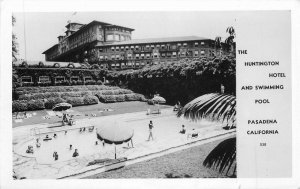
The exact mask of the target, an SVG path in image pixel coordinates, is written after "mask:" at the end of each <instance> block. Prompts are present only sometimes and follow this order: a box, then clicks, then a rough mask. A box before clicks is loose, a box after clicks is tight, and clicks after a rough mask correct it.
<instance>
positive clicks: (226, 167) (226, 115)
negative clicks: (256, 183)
mask: <svg viewBox="0 0 300 189" xmlns="http://www.w3.org/2000/svg"><path fill="white" fill-rule="evenodd" d="M177 116H178V117H180V116H184V117H185V118H187V119H190V120H193V121H197V120H201V119H210V120H212V121H222V122H226V123H227V126H228V128H233V127H235V120H236V97H235V96H233V95H228V94H218V93H211V94H206V95H203V96H200V97H198V98H196V99H194V100H192V101H191V102H189V103H187V104H186V105H185V106H184V107H183V108H182V109H181V110H180V111H178V113H177ZM229 125H230V126H229ZM235 162H236V138H235V137H234V138H229V139H226V140H224V141H223V142H221V143H220V144H219V145H218V146H216V147H215V148H214V149H213V150H212V151H211V152H210V153H209V154H208V156H207V157H206V158H205V160H204V162H203V165H204V166H206V167H208V168H211V167H213V168H215V169H218V170H219V172H220V173H223V172H224V171H226V175H227V174H228V173H229V171H230V170H231V168H232V167H233V165H234V168H233V169H234V170H233V176H235V174H236V173H235V172H236V163H235Z"/></svg>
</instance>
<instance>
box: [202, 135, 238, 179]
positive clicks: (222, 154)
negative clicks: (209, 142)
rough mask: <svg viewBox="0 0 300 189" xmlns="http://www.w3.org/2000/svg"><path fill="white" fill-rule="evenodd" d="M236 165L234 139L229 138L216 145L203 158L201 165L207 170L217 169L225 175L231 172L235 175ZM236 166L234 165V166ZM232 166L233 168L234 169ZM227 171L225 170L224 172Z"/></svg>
mask: <svg viewBox="0 0 300 189" xmlns="http://www.w3.org/2000/svg"><path fill="white" fill-rule="evenodd" d="M234 164H236V138H235V137H234V138H229V139H226V140H224V141H222V142H221V143H220V144H218V145H217V146H216V147H215V148H214V149H213V150H212V151H211V152H210V153H209V154H208V156H207V157H206V158H205V160H204V162H203V165H204V166H205V167H207V168H214V169H217V170H218V171H219V172H220V173H221V174H222V173H223V172H224V171H226V175H227V174H228V173H229V171H230V170H231V172H232V173H233V174H235V168H234V170H232V169H231V168H232V167H233V165H234ZM235 166H236V165H235ZM235 166H234V167H235ZM226 169H227V170H226Z"/></svg>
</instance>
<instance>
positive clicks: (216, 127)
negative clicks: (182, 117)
mask: <svg viewBox="0 0 300 189" xmlns="http://www.w3.org/2000/svg"><path fill="white" fill-rule="evenodd" d="M161 111H162V113H161V114H159V115H146V112H145V111H143V112H135V113H126V114H118V115H111V116H105V117H97V118H88V119H81V120H78V121H77V122H76V125H74V126H71V127H70V126H64V127H61V128H59V127H58V128H57V127H55V128H52V129H55V130H54V131H56V130H57V129H61V130H64V129H78V128H81V127H82V126H83V125H85V126H89V125H94V123H99V122H105V121H114V120H118V121H123V122H127V123H129V124H130V125H132V126H133V127H135V136H134V148H126V146H127V145H119V146H117V149H118V150H117V151H118V152H117V154H118V158H122V157H126V158H127V160H126V161H124V159H123V160H122V161H121V160H120V161H112V162H110V163H101V164H95V165H91V166H87V164H88V163H89V162H92V161H94V160H99V159H105V158H111V159H113V157H114V151H113V150H111V151H107V152H105V153H96V154H92V155H88V156H84V157H77V158H74V159H71V160H68V161H62V162H57V163H52V164H39V163H38V162H37V161H36V159H35V158H34V157H25V156H22V155H20V154H17V153H13V169H14V171H15V173H16V175H17V176H18V177H26V178H27V179H46V178H47V179H60V178H82V177H86V176H89V175H93V174H97V173H100V172H103V171H107V170H110V169H115V168H118V167H122V166H126V165H130V164H134V163H137V162H141V161H145V160H148V159H152V158H155V157H159V156H163V155H166V154H168V153H172V152H175V151H179V150H182V149H186V148H190V147H193V146H197V145H201V144H204V143H208V142H212V141H214V140H219V139H221V138H225V137H228V136H231V135H232V136H233V135H235V129H233V130H224V129H222V124H220V123H212V122H208V121H204V122H200V123H199V122H198V124H202V125H205V126H204V127H201V128H197V131H198V132H199V136H198V137H197V138H193V139H191V138H188V137H187V134H184V135H183V134H179V133H178V131H179V129H180V126H181V125H178V126H173V127H172V124H174V119H175V118H174V117H175V113H174V112H173V111H172V109H171V108H170V109H163V110H161ZM150 119H151V120H153V121H154V125H155V127H154V140H153V141H149V142H148V141H146V139H147V136H148V133H147V129H145V128H146V127H147V123H148V122H149V120H150ZM156 119H157V121H156ZM159 119H161V120H163V121H164V122H163V123H167V122H168V120H169V119H170V120H171V119H172V120H173V122H172V121H170V125H168V126H163V125H159V124H158V123H159V121H158V120H159ZM176 119H179V118H176ZM175 121H176V120H175ZM185 122H186V123H185V124H186V127H187V129H188V130H189V128H193V127H194V125H195V123H189V122H187V121H185ZM156 123H157V124H156ZM141 124H142V126H141ZM189 125H190V126H189ZM47 127H49V124H36V125H27V126H20V127H16V128H13V146H14V149H15V147H17V146H18V145H20V144H21V143H24V141H26V140H29V139H32V136H31V135H30V133H31V132H32V129H34V128H39V129H40V130H46V131H47V130H48V129H46V128H47ZM50 130H51V129H50ZM50 130H49V131H50ZM52 132H53V130H52Z"/></svg>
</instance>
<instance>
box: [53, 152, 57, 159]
mask: <svg viewBox="0 0 300 189" xmlns="http://www.w3.org/2000/svg"><path fill="white" fill-rule="evenodd" d="M53 157H54V161H57V160H58V154H57V152H53Z"/></svg>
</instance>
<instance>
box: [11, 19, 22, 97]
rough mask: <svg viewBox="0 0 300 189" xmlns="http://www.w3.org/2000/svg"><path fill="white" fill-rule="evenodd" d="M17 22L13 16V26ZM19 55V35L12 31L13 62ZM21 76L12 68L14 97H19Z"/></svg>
mask: <svg viewBox="0 0 300 189" xmlns="http://www.w3.org/2000/svg"><path fill="white" fill-rule="evenodd" d="M15 23H16V18H15V17H14V16H12V26H14V25H15ZM17 55H18V43H17V37H16V35H15V34H14V33H13V32H12V63H14V62H15V61H17V59H18V58H17ZM18 81H19V77H18V73H17V70H16V69H14V67H13V68H12V89H13V90H12V97H13V99H15V98H17V94H16V88H17V87H18V86H19V85H20V83H19V82H18Z"/></svg>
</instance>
